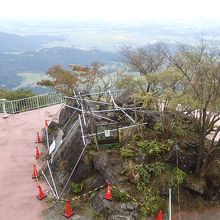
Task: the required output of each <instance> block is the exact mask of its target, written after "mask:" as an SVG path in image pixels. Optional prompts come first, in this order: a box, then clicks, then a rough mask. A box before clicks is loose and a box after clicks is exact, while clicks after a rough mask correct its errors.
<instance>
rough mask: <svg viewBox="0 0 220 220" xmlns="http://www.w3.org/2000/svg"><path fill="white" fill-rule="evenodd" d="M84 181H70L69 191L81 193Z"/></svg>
mask: <svg viewBox="0 0 220 220" xmlns="http://www.w3.org/2000/svg"><path fill="white" fill-rule="evenodd" d="M83 186H84V183H75V182H72V183H71V187H70V192H71V193H81V192H82V190H83Z"/></svg>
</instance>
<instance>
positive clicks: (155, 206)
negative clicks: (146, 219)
mask: <svg viewBox="0 0 220 220" xmlns="http://www.w3.org/2000/svg"><path fill="white" fill-rule="evenodd" d="M143 197H144V201H143V206H142V208H141V211H142V213H143V214H144V215H152V214H153V215H157V214H158V211H159V210H160V209H161V208H163V207H164V205H165V200H164V199H163V198H161V197H160V195H159V192H157V191H155V190H153V188H151V187H148V188H145V190H144V191H143Z"/></svg>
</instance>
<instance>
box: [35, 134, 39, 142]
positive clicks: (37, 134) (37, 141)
mask: <svg viewBox="0 0 220 220" xmlns="http://www.w3.org/2000/svg"><path fill="white" fill-rule="evenodd" d="M35 143H38V144H39V143H40V134H39V132H37V140H36V142H35Z"/></svg>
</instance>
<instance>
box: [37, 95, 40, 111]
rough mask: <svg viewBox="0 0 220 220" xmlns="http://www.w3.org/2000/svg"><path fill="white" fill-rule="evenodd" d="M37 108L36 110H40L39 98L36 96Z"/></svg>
mask: <svg viewBox="0 0 220 220" xmlns="http://www.w3.org/2000/svg"><path fill="white" fill-rule="evenodd" d="M37 108H38V109H39V108H40V106H39V98H38V96H37Z"/></svg>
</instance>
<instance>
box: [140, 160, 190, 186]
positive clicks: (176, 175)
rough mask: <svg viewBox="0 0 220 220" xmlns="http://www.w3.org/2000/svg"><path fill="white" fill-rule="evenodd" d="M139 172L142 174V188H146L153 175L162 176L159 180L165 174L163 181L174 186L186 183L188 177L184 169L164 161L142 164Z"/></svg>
mask: <svg viewBox="0 0 220 220" xmlns="http://www.w3.org/2000/svg"><path fill="white" fill-rule="evenodd" d="M138 172H139V175H140V181H139V183H138V187H139V188H140V189H144V188H145V187H146V186H147V185H148V184H149V183H150V181H151V178H152V177H160V180H159V181H161V178H162V176H163V180H162V181H163V183H164V184H165V185H167V186H168V187H174V188H175V187H177V186H178V185H181V184H183V183H185V181H186V180H187V177H188V175H187V174H186V173H185V172H184V171H182V170H180V169H179V168H177V167H173V166H171V165H169V164H166V163H163V162H156V163H152V164H147V165H140V166H139V167H138Z"/></svg>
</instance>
